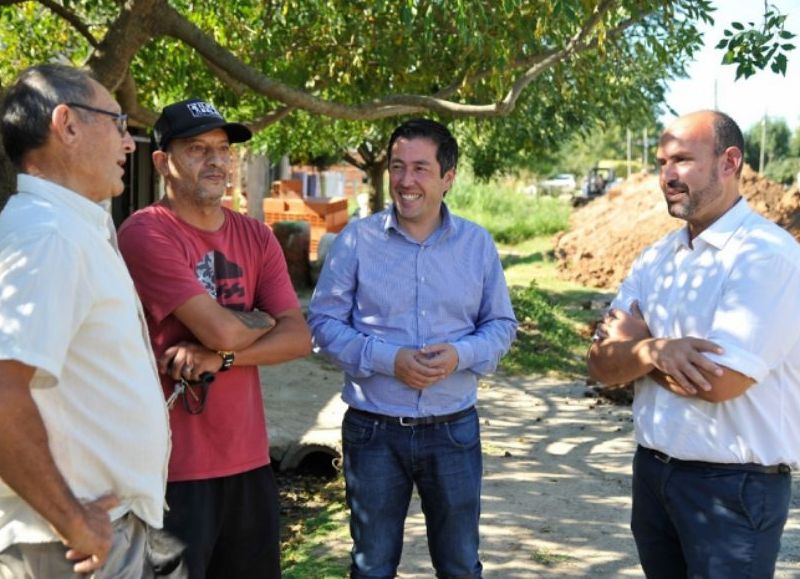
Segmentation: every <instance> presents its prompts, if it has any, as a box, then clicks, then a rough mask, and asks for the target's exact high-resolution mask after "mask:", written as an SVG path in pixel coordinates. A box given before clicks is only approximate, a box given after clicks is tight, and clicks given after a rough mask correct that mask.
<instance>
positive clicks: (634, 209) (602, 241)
mask: <svg viewBox="0 0 800 579" xmlns="http://www.w3.org/2000/svg"><path fill="white" fill-rule="evenodd" d="M740 190H741V192H742V195H744V197H745V198H746V199H747V200H748V202H749V203H750V205H751V206H752V207H753V208H754V209H755V210H756V211H758V212H759V213H761V214H762V215H764V216H765V217H767V218H768V219H771V220H773V221H775V222H776V223H778V224H779V225H781V226H783V227H785V228H786V229H788V230H789V231H790V232H791V233H792V234H793V235H794V236H795V238H797V239H800V191H798V190H797V189H794V190H790V191H788V192H787V191H786V190H785V189H784V188H783V186H782V185H780V184H778V183H774V182H773V181H770V180H769V179H766V178H764V177H761V176H759V175H758V174H757V173H756V172H755V171H753V170H752V169H750V167H748V166H745V167H744V171H743V172H742V182H741V187H740ZM683 224H684V222H683V221H680V220H678V219H674V218H672V217H670V216H669V214H668V213H667V210H666V206H665V203H664V198H663V196H662V193H661V190H660V189H659V187H658V178H657V177H656V176H654V175H646V174H639V175H634V176H632V177H631V178H629V179H627V180H626V181H625V182H624V183H623V184H622V185H620V186H618V187H615V188H613V189H612V190H610V191H609V192H608V193H607V194H606V195H604V196H603V197H600V198H598V199H595V200H594V201H592V202H591V203H589V204H588V205H586V206H584V207H581V208H579V209H576V210H575V211H574V212H573V214H572V217H571V219H570V230H569V231H568V232H566V233H563V234H561V235H560V236H559V237H558V238H557V240H556V248H555V253H556V257H557V259H558V266H559V270H560V271H561V273H562V275H563V276H564V277H567V278H568V279H572V280H574V281H577V282H579V283H582V284H584V285H589V286H593V287H599V288H606V289H611V290H614V289H616V288H617V286H618V285H619V283H620V282H621V281H622V280H623V278H624V277H625V276H626V275H627V273H628V270H629V268H630V266H631V263H633V260H634V259H635V258H636V256H637V255H638V254H639V252H641V251H642V250H643V249H644V248H645V247H647V246H648V245H650V244H651V243H653V242H655V241H656V240H657V239H659V238H660V237H662V236H663V235H665V234H666V233H668V232H670V231H672V230H674V229H678V228H679V227H682V226H683Z"/></svg>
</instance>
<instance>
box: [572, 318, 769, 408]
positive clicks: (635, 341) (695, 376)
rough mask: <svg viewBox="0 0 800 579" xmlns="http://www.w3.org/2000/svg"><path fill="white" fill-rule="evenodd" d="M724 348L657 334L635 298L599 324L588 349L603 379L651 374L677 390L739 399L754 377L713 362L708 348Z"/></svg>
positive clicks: (593, 370) (594, 372)
mask: <svg viewBox="0 0 800 579" xmlns="http://www.w3.org/2000/svg"><path fill="white" fill-rule="evenodd" d="M705 352H709V353H714V354H722V353H723V351H722V348H720V347H719V345H717V344H715V343H714V342H710V341H708V340H703V339H701V338H693V337H685V338H655V337H653V336H652V335H651V334H650V329H649V328H648V326H647V323H646V322H645V320H644V317H643V316H642V313H641V311H640V310H639V306H638V303H636V302H634V303H633V305H632V307H631V312H630V313H628V312H626V311H624V310H621V309H617V308H614V309H611V310H609V312H608V314H606V316H605V317H604V318H603V321H602V323H601V324H600V325H599V326H598V331H597V338H596V339H595V341H594V342H593V343H592V345H591V347H590V348H589V355H588V359H587V365H588V368H589V376H590V377H591V378H592V379H594V380H597V381H599V382H603V383H605V384H622V383H625V382H630V381H632V380H636V379H638V378H641V377H643V376H646V375H649V376H650V377H651V378H652V379H653V380H655V381H656V382H657V383H658V384H659V385H661V386H662V387H663V388H666V389H667V390H669V391H670V392H672V393H673V394H676V395H678V396H686V397H697V398H700V399H702V400H706V401H708V402H724V401H726V400H731V399H733V398H736V397H737V396H739V395H741V394H742V393H743V392H745V391H746V390H747V389H748V388H749V387H750V386H752V385H753V384H754V381H753V379H751V378H750V377H748V376H745V375H744V374H741V373H740V372H737V371H736V370H732V369H730V368H728V367H726V366H721V365H719V364H715V363H714V362H712V361H711V360H710V359H709V358H707V357H706V356H705V355H704V353H705Z"/></svg>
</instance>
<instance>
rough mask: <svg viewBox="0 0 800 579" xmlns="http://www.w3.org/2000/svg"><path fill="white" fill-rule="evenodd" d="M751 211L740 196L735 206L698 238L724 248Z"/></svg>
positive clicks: (718, 247) (713, 245)
mask: <svg viewBox="0 0 800 579" xmlns="http://www.w3.org/2000/svg"><path fill="white" fill-rule="evenodd" d="M750 213H751V209H750V206H749V205H748V204H747V200H746V199H745V198H744V197H740V198H739V200H738V201H737V202H736V203H734V205H733V207H731V208H730V209H728V210H727V211H726V212H725V213H723V214H722V216H721V217H720V218H719V219H717V220H716V221H715V222H714V223H712V224H711V225H709V226H708V227H707V228H706V229H704V230H703V231H702V232H701V233H700V235H698V236H697V239H702V240H703V241H704V242H705V243H707V244H708V245H710V246H712V247H715V248H717V249H722V248H723V247H725V244H726V243H728V240H729V239H730V238H731V237H733V234H734V233H736V230H737V229H739V226H740V225H741V224H742V222H743V221H744V220H745V218H746V217H747V216H748V215H749V214H750ZM687 230H688V228H687Z"/></svg>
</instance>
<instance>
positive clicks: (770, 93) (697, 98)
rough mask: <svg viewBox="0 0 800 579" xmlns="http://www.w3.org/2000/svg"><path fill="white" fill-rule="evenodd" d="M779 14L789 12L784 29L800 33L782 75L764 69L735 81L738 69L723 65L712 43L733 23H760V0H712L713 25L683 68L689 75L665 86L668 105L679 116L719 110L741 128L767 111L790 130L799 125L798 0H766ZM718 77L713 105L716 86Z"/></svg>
mask: <svg viewBox="0 0 800 579" xmlns="http://www.w3.org/2000/svg"><path fill="white" fill-rule="evenodd" d="M769 3H770V4H772V5H775V6H776V7H777V8H778V10H779V11H780V12H781V13H782V14H788V15H789V17H788V18H787V19H786V29H787V30H789V31H791V32H794V33H795V34H797V35H798V36H797V37H796V38H794V39H793V40H792V43H793V44H794V45H795V46H796V47H797V48H795V49H794V50H792V51H790V52H789V53H788V55H787V56H788V59H789V66H788V67H787V69H786V76H785V77H784V76H781V75H780V74H776V73H774V72H772V70H770V69H769V67H767V69H766V70H762V71H758V72H756V74H755V75H753V76H751V77H750V78H749V79H746V80H745V79H744V78H741V79H739V80H737V81H734V78H735V77H736V67H735V66H734V65H722V64H721V61H722V56H723V51H722V50H718V49H715V48H714V46H716V44H717V43H718V42H719V41H720V40H721V39H722V37H723V36H722V32H723V31H724V30H725V29H726V28H728V27H729V25H730V23H731V22H732V21H739V22H742V23H747V22H754V23H756V25H760V24H761V23H762V22H763V16H762V15H763V12H764V1H763V0H714V2H713V4H714V5H715V6H716V8H717V10H716V11H715V12H714V15H713V17H714V25H713V26H709V25H704V26H703V27H702V30H703V32H704V43H705V46H704V48H703V49H702V50H701V51H699V52H698V53H696V55H695V57H696V58H695V61H694V62H693V63H691V64H690V65H689V66H687V69H686V71H687V73H688V75H689V77H688V78H687V79H679V80H674V81H672V82H671V83H670V84H669V92H668V94H667V104H668V105H669V106H670V107H672V108H673V109H674V110H675V111H676V112H677V113H678V114H679V115H681V114H686V113H689V112H692V111H696V110H700V109H713V108H717V109H719V110H721V111H723V112H726V113H728V114H729V115H730V116H731V117H733V119H734V120H735V121H736V122H737V123H739V126H740V127H741V128H742V130H743V131H747V130H748V129H749V128H750V127H752V126H753V125H755V124H756V123H757V122H759V121H760V120H761V118H762V117H763V116H764V114H765V113H766V114H767V115H768V116H769V117H770V118H771V119H772V118H783V119H784V120H785V121H786V124H787V125H789V128H790V129H791V130H792V131H793V132H794V130H795V129H796V128H797V127H798V126H800V0H769ZM715 81H716V106H715V100H714V92H715V91H714V85H715ZM674 118H675V116H674V115H673V114H672V113H669V112H667V113H666V114H664V115H662V117H661V120H662V122H663V123H664V124H668V123H669V122H670V121H671V120H672V119H674Z"/></svg>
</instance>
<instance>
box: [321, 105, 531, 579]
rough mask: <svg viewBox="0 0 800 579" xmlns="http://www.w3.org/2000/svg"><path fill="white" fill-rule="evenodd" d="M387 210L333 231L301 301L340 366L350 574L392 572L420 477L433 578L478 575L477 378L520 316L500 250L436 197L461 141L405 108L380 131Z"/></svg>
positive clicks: (449, 179)
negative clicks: (405, 114)
mask: <svg viewBox="0 0 800 579" xmlns="http://www.w3.org/2000/svg"><path fill="white" fill-rule="evenodd" d="M388 149H389V176H390V192H391V195H392V200H393V202H394V203H393V204H392V206H391V207H390V208H388V209H387V210H385V211H383V212H381V213H378V214H375V215H372V216H370V217H368V218H365V219H361V220H358V221H355V222H353V223H351V224H350V225H348V227H347V228H346V229H345V230H344V231H343V232H342V233H341V234H340V235H339V236H338V237H337V239H336V242H335V243H334V245H333V247H332V248H331V252H330V254H329V256H328V259H327V261H326V263H325V266H324V268H323V270H322V275H321V276H320V279H319V283H318V284H317V288H316V290H315V292H314V296H313V298H312V300H311V305H310V307H309V314H310V315H309V324H310V326H311V329H312V332H313V336H314V343H315V347H316V348H317V349H318V350H319V351H321V352H323V353H324V354H325V355H327V356H328V357H329V358H331V359H332V360H333V361H334V362H335V363H336V364H337V365H338V366H339V367H341V368H342V369H343V370H344V372H345V378H344V392H343V399H344V401H345V402H347V404H348V405H349V406H350V408H349V410H348V411H347V413H346V415H345V418H344V423H343V425H342V442H343V454H344V470H345V481H346V485H347V502H348V506H349V507H350V512H351V517H350V531H351V535H352V537H353V543H354V545H353V550H352V565H351V577H353V578H361V577H370V578H375V577H387V578H393V577H394V576H395V575H396V572H397V566H398V564H399V562H400V553H401V551H402V546H403V526H404V522H405V517H406V513H407V511H408V505H409V501H410V498H411V492H412V490H413V486H414V485H415V484H416V486H417V490H418V492H419V495H420V498H421V500H422V508H423V511H424V513H425V521H426V525H427V527H428V546H429V550H430V553H431V559H432V562H433V566H434V568H435V569H436V573H437V576H438V577H460V578H479V577H481V569H482V566H481V563H480V559H479V557H478V519H479V516H480V487H481V472H482V460H481V449H480V429H479V425H478V415H477V412H476V410H475V402H476V399H477V384H478V377H479V376H481V375H484V374H488V373H491V372H493V371H494V370H495V368H496V367H497V364H498V362H499V361H500V357H501V356H502V355H503V354H504V353H505V352H506V351H507V350H508V348H509V347H510V345H511V342H512V340H513V339H514V335H515V332H516V326H517V322H516V319H515V317H514V312H513V310H512V308H511V301H510V299H509V295H508V289H507V287H506V283H505V278H504V277H503V270H502V267H501V264H500V260H499V258H498V255H497V250H496V249H495V247H494V243H493V241H492V238H491V236H490V235H489V233H488V232H487V231H486V230H485V229H483V228H482V227H480V226H478V225H476V224H474V223H471V222H469V221H466V220H464V219H461V218H459V217H456V216H454V215H452V214H451V213H450V212H449V211H448V209H447V206H446V205H445V204H444V203H443V199H444V196H445V195H446V194H447V191H448V189H450V187H451V185H452V183H453V179H454V178H455V174H456V164H457V162H458V144H457V143H456V141H455V139H454V138H453V136H452V135H451V134H450V132H449V131H448V130H447V128H445V127H444V126H442V125H441V124H439V123H436V122H434V121H430V120H426V119H414V120H411V121H407V122H405V123H403V124H402V125H400V126H399V127H398V128H397V129H396V130H395V132H394V133H393V134H392V136H391V138H390V140H389V147H388Z"/></svg>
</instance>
